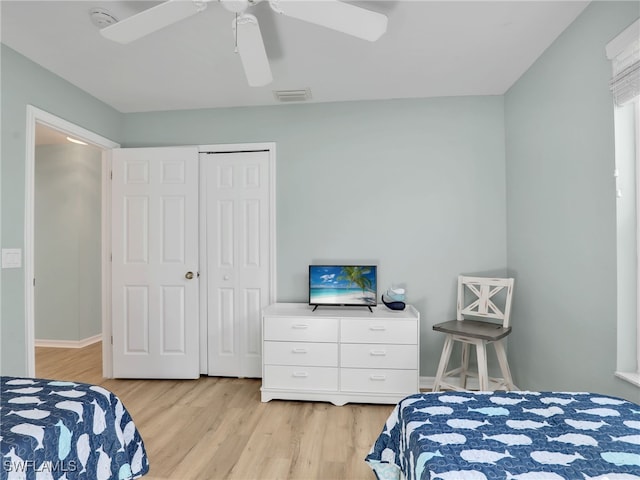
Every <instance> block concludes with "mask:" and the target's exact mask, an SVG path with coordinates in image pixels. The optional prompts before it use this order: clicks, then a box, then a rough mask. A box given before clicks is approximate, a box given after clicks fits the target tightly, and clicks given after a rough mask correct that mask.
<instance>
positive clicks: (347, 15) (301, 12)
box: [269, 0, 387, 42]
mask: <svg viewBox="0 0 640 480" xmlns="http://www.w3.org/2000/svg"><path fill="white" fill-rule="evenodd" d="M269 5H271V8H272V9H273V10H274V11H275V12H277V13H281V14H283V15H286V16H288V17H293V18H297V19H299V20H304V21H305V22H309V23H314V24H316V25H320V26H322V27H326V28H330V29H332V30H337V31H338V32H342V33H346V34H348V35H352V36H354V37H358V38H362V39H363V40H369V41H370V42H375V41H376V40H377V39H378V38H380V37H381V36H382V34H384V33H385V32H386V31H387V16H386V15H383V14H382V13H378V12H373V11H371V10H366V9H364V8H361V7H357V6H355V5H351V4H349V3H344V2H341V1H339V0H269Z"/></svg>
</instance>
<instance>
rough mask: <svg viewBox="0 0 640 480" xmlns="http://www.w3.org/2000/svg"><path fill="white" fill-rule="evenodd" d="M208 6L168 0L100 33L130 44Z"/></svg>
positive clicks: (192, 1) (191, 0)
mask: <svg viewBox="0 0 640 480" xmlns="http://www.w3.org/2000/svg"><path fill="white" fill-rule="evenodd" d="M204 8H206V4H205V3H204V2H197V1H194V0H167V1H166V2H164V3H161V4H159V5H156V6H155V7H151V8H149V9H148V10H144V11H143V12H140V13H137V14H135V15H132V16H131V17H128V18H125V19H124V20H121V21H119V22H118V23H114V24H113V25H109V26H108V27H105V28H103V29H102V30H100V33H101V34H102V35H103V36H104V37H106V38H108V39H109V40H113V41H114V42H118V43H130V42H133V41H134V40H138V39H139V38H142V37H144V36H145V35H148V34H150V33H153V32H155V31H157V30H160V29H161V28H164V27H167V26H169V25H171V24H172V23H176V22H179V21H180V20H183V19H185V18H187V17H190V16H192V15H195V14H196V13H198V12H200V11H202V10H204Z"/></svg>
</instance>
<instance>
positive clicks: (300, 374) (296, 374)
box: [293, 372, 309, 378]
mask: <svg viewBox="0 0 640 480" xmlns="http://www.w3.org/2000/svg"><path fill="white" fill-rule="evenodd" d="M293 376H294V377H296V378H307V377H308V376H309V374H308V373H307V372H293Z"/></svg>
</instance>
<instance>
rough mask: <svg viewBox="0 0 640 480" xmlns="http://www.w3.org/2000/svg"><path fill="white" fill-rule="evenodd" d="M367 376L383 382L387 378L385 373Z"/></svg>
mask: <svg viewBox="0 0 640 480" xmlns="http://www.w3.org/2000/svg"><path fill="white" fill-rule="evenodd" d="M369 378H370V379H371V380H375V381H382V382H384V381H385V380H386V379H387V377H386V375H371V376H370V377H369Z"/></svg>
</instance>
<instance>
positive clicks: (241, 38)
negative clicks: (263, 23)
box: [233, 13, 273, 87]
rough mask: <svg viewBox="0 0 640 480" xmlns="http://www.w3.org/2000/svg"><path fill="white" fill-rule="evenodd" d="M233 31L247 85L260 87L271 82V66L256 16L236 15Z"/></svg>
mask: <svg viewBox="0 0 640 480" xmlns="http://www.w3.org/2000/svg"><path fill="white" fill-rule="evenodd" d="M233 31H234V34H235V35H236V40H237V42H238V43H237V44H238V54H239V55H240V60H241V61H242V67H243V68H244V74H245V75H246V77H247V81H248V82H249V86H251V87H262V86H263V85H267V84H269V83H271V81H272V80H273V76H272V75H271V67H270V66H269V59H268V58H267V52H266V50H265V49H264V42H263V40H262V35H261V34H260V26H259V25H258V20H257V19H256V17H254V16H253V15H250V14H247V13H244V14H242V15H238V17H237V18H236V19H234V20H233Z"/></svg>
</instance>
